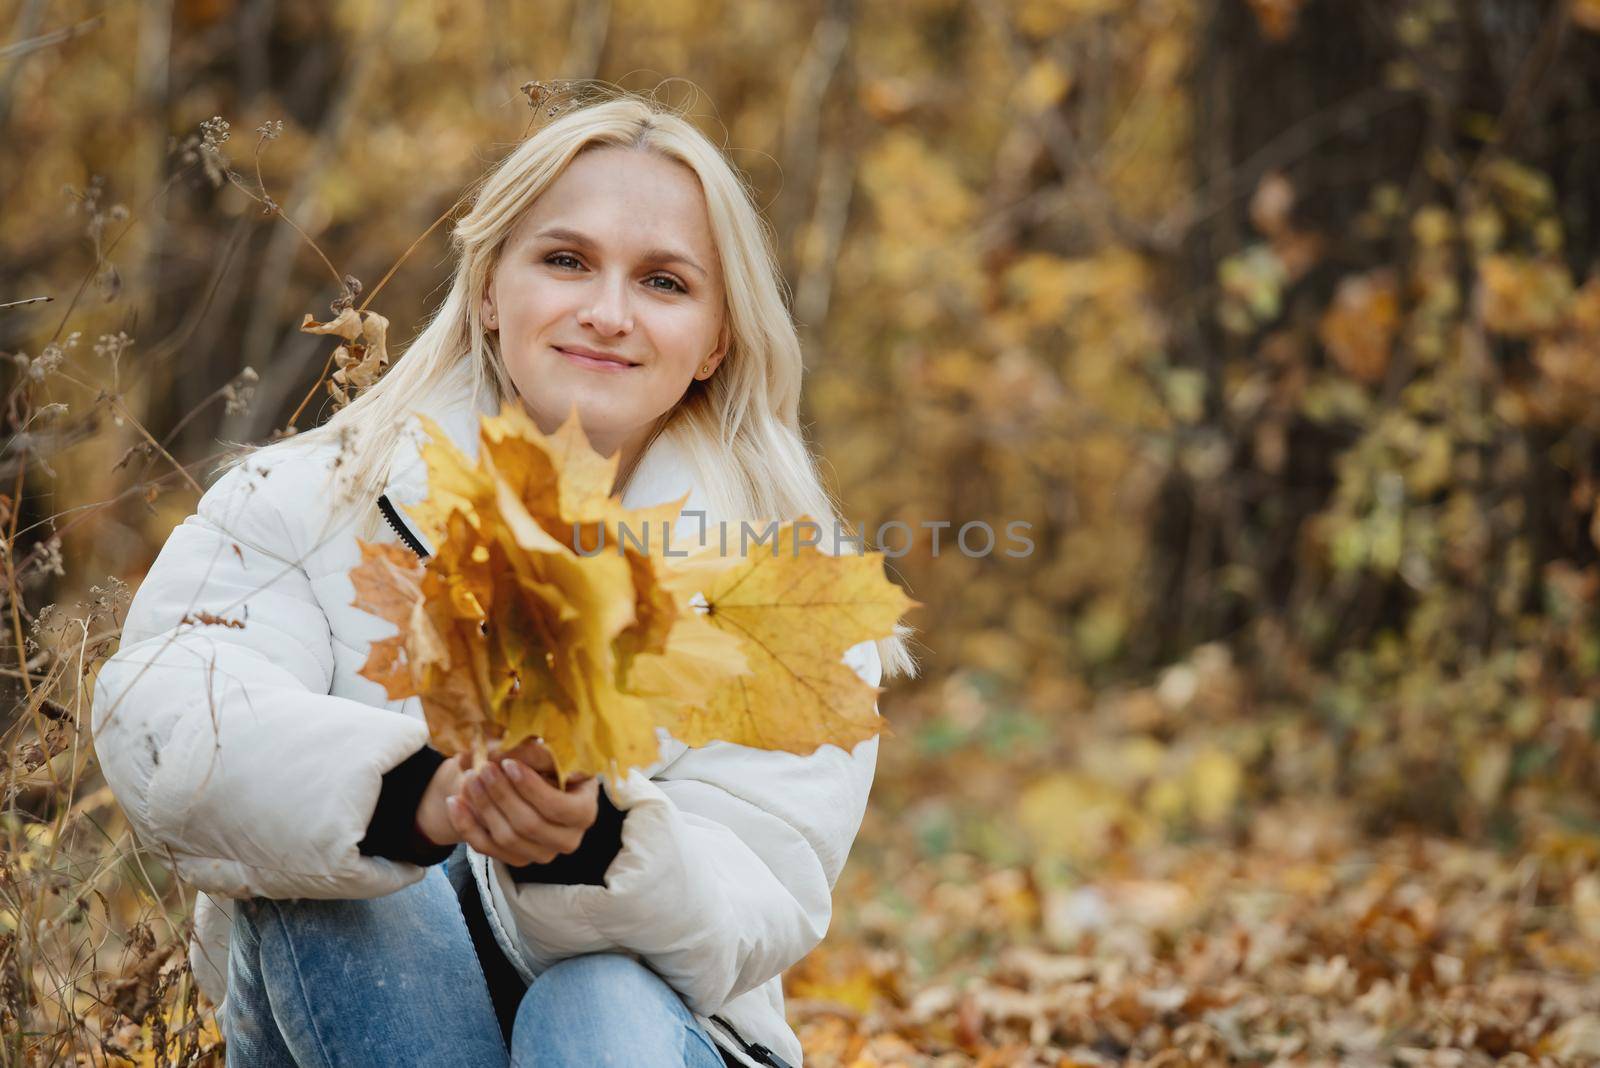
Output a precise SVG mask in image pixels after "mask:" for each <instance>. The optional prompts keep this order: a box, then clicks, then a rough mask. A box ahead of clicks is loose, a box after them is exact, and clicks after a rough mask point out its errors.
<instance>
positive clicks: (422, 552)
mask: <svg viewBox="0 0 1600 1068" xmlns="http://www.w3.org/2000/svg"><path fill="white" fill-rule="evenodd" d="M378 510H379V511H381V512H382V513H383V518H384V519H386V520H388V522H389V526H391V527H393V528H394V532H395V533H396V534H398V535H400V540H401V541H402V542H404V543H405V544H406V547H407V548H409V549H410V550H411V551H412V552H414V553H416V554H417V555H418V556H419V557H421V558H422V559H424V560H426V559H427V558H428V551H427V550H426V549H424V548H423V547H422V542H421V541H419V540H418V539H417V536H416V535H415V534H413V533H411V528H409V527H407V526H406V525H405V521H404V520H402V519H401V518H400V513H399V511H398V510H397V509H396V508H395V506H394V502H392V501H390V500H389V495H388V494H387V493H384V494H380V495H379V496H378ZM709 1019H710V1020H712V1021H713V1022H714V1023H716V1024H717V1026H719V1027H721V1028H722V1029H723V1030H724V1031H726V1032H728V1034H729V1036H731V1037H732V1038H733V1040H734V1041H735V1042H737V1043H739V1046H740V1047H741V1048H742V1049H743V1050H744V1054H745V1056H747V1057H749V1058H750V1059H751V1060H753V1061H755V1062H756V1063H757V1064H764V1065H767V1066H768V1068H794V1066H793V1065H791V1064H790V1063H789V1062H788V1061H786V1060H784V1059H783V1058H782V1057H780V1056H778V1055H777V1054H776V1053H774V1052H772V1051H771V1050H770V1049H768V1048H767V1047H765V1046H763V1045H762V1044H761V1043H759V1042H747V1041H745V1037H744V1036H743V1035H741V1034H740V1033H739V1032H738V1031H737V1030H736V1029H735V1028H734V1026H733V1025H732V1024H731V1023H729V1022H728V1021H727V1020H725V1019H723V1018H722V1017H721V1016H712V1017H709Z"/></svg>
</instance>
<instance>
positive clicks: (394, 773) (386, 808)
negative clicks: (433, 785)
mask: <svg viewBox="0 0 1600 1068" xmlns="http://www.w3.org/2000/svg"><path fill="white" fill-rule="evenodd" d="M444 761H445V758H444V754H442V753H440V752H439V751H438V750H437V749H434V748H432V747H431V746H426V745H425V746H423V747H422V748H421V749H418V750H417V751H416V752H415V753H412V754H411V755H410V756H408V757H406V758H405V759H404V760H402V761H401V762H400V763H398V764H396V765H395V766H394V767H392V768H390V769H389V770H388V771H386V772H384V773H383V786H382V788H381V789H379V791H378V804H377V806H376V807H375V808H374V809H373V810H372V820H371V821H370V822H369V823H368V824H367V835H366V837H365V838H363V839H361V841H360V842H358V843H356V848H357V849H359V850H360V851H361V852H362V853H363V854H364V855H366V856H369V857H385V858H387V859H389V860H398V861H402V862H404V863H406V864H417V865H421V866H422V867H427V866H428V865H431V864H438V863H440V862H441V861H443V860H444V859H445V858H446V857H448V856H449V855H450V854H451V853H452V852H454V850H455V846H451V845H434V844H432V843H431V842H429V841H428V840H427V839H425V838H423V837H422V835H421V834H419V833H417V806H418V805H420V804H422V795H423V794H424V793H426V792H427V789H428V784H429V783H430V782H432V781H433V775H434V772H436V771H438V770H439V765H440V764H443V763H444Z"/></svg>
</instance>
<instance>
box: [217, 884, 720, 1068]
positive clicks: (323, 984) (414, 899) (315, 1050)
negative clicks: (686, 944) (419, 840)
mask: <svg viewBox="0 0 1600 1068" xmlns="http://www.w3.org/2000/svg"><path fill="white" fill-rule="evenodd" d="M468 877H469V878H470V875H469V876H468ZM220 1024H221V1027H222V1029H223V1033H224V1035H225V1036H226V1038H227V1040H228V1064H229V1066H230V1068H233V1066H249V1068H335V1066H338V1068H346V1066H356V1065H382V1066H390V1065H435V1064H437V1065H446V1064H448V1065H463V1066H468V1065H471V1066H477V1065H482V1066H495V1068H504V1066H506V1065H512V1066H515V1068H559V1066H564V1065H578V1064H582V1065H599V1064H603V1065H630V1066H635V1065H644V1064H649V1065H671V1066H674V1068H676V1066H680V1065H681V1066H682V1068H724V1062H723V1059H722V1056H721V1054H720V1053H719V1052H718V1051H717V1049H716V1047H715V1046H714V1045H713V1044H712V1042H711V1038H710V1037H709V1036H708V1035H707V1034H706V1033H705V1030H704V1029H703V1028H701V1027H700V1025H699V1024H698V1023H696V1021H695V1019H694V1016H693V1015H692V1014H691V1013H690V1012H689V1009H688V1007H687V1006H686V1005H684V1003H683V999H682V998H680V997H679V996H678V994H677V992H676V991H674V990H673V989H672V988H671V987H670V986H668V985H667V984H666V983H665V982H664V981H663V980H662V979H661V978H660V977H659V976H657V975H656V974H655V973H654V972H652V971H650V970H649V969H648V968H646V967H645V966H644V965H642V964H640V963H639V962H638V961H636V960H634V959H633V958H632V957H628V956H625V955H623V954H620V953H591V954H586V955H584V956H581V957H571V958H569V959H567V960H563V961H560V962H559V963H557V964H555V965H554V966H552V967H551V968H549V969H547V970H546V971H545V972H543V973H542V974H540V975H539V976H538V977H537V978H536V979H535V980H534V981H533V983H532V985H530V986H529V987H528V989H527V992H526V993H525V994H524V995H523V997H522V1003H521V1005H520V1007H519V1008H518V1009H517V1019H516V1026H515V1028H514V1029H513V1032H512V1041H511V1049H510V1050H509V1051H508V1050H507V1049H506V1044H505V1042H504V1040H503V1039H502V1038H501V1033H500V1025H499V1023H498V1021H497V1020H496V1018H495V1013H494V1008H493V1005H492V1003H491V1002H490V1000H489V988H488V986H487V985H486V983H485V981H484V978H483V971H482V969H481V968H480V966H479V964H478V957H477V954H476V952H475V951H474V949H473V946H472V939H471V936H469V935H468V933H467V925H466V921H465V920H464V919H463V918H462V915H461V908H460V905H459V903H458V902H457V900H456V895H455V890H454V888H453V887H452V885H451V883H450V880H449V879H448V878H447V877H446V875H445V871H444V866H443V865H436V866H434V867H433V868H430V869H429V870H428V874H427V876H426V877H425V878H424V879H423V880H422V881H421V882H420V883H416V884H414V885H412V886H409V887H407V888H406V889H404V890H401V891H399V892H397V893H393V894H389V895H387V896H385V897H378V898H370V899H365V900H351V901H316V900H307V899H299V898H295V899H286V900H272V899H267V898H251V899H248V900H242V901H236V902H235V903H234V919H233V933H232V939H231V943H230V947H229V954H228V996H227V999H226V1004H225V1005H224V1013H223V1019H222V1020H221V1021H220Z"/></svg>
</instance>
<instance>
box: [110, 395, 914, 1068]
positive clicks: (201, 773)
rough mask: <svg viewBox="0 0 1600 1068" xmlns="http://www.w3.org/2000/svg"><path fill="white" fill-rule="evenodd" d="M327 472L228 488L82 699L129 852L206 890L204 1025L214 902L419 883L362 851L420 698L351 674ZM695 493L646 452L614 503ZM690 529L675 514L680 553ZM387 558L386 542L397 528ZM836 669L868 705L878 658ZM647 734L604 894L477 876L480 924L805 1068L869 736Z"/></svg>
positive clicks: (227, 915)
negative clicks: (675, 997)
mask: <svg viewBox="0 0 1600 1068" xmlns="http://www.w3.org/2000/svg"><path fill="white" fill-rule="evenodd" d="M493 409H494V405H493V403H492V402H491V401H489V400H488V399H487V398H486V397H485V396H483V395H481V394H480V395H478V396H476V397H474V396H473V395H471V394H470V393H469V392H468V390H466V389H465V388H461V389H458V390H456V391H453V392H452V391H443V392H442V393H441V395H439V396H436V397H434V398H433V399H432V400H431V402H430V403H429V404H427V405H425V406H424V407H423V408H422V410H423V411H425V412H427V414H429V415H430V416H432V417H433V418H434V419H435V420H436V421H438V422H439V424H440V425H441V426H442V427H444V428H445V430H446V431H447V432H448V433H449V434H450V435H451V437H452V438H453V439H454V440H455V442H456V444H457V445H458V446H459V447H460V448H462V449H463V451H465V452H467V453H468V454H469V455H476V453H477V440H478V438H477V420H478V415H479V414H480V413H484V412H490V411H492V410H493ZM410 430H411V434H410V435H408V436H407V438H406V444H404V445H403V446H402V449H403V452H402V454H401V457H400V460H399V461H398V462H397V463H396V464H395V466H394V469H393V476H392V477H391V478H390V480H389V483H388V485H387V487H386V489H385V492H386V493H387V494H388V496H389V498H390V499H391V500H392V501H394V502H396V503H412V502H415V501H418V500H421V499H422V497H423V496H425V494H426V491H427V472H426V467H425V465H424V464H423V462H422V460H421V458H420V455H419V453H418V451H417V448H416V442H417V440H418V439H419V435H420V432H419V431H418V430H417V429H416V426H415V423H414V422H413V424H412V426H411V427H410ZM334 455H335V453H334V450H333V449H332V448H331V447H309V446H306V445H304V444H303V443H297V442H295V441H294V439H292V438H291V439H288V440H286V441H282V442H278V443H276V444H274V445H272V446H269V447H268V448H266V449H263V450H261V451H259V452H257V453H255V454H254V455H253V456H251V457H250V458H249V459H247V460H246V461H245V462H244V463H243V464H241V465H240V466H238V467H235V468H234V469H232V470H230V471H229V472H228V473H227V474H225V475H224V476H223V477H222V478H221V479H219V480H218V481H217V482H216V484H215V485H213V486H212V487H211V488H210V490H209V491H207V492H206V493H205V495H204V496H203V497H202V498H201V500H200V503H199V505H198V508H197V511H196V514H195V515H192V516H190V517H189V518H188V519H186V520H185V521H184V522H183V523H181V524H180V525H179V526H178V527H177V528H176V529H174V530H173V532H172V535H171V537H170V538H168V540H167V543H166V545H165V546H164V547H163V549H162V550H161V553H160V555H159V556H158V557H157V559H156V561H155V563H154V565H152V567H151V569H150V572H149V574H148V575H146V576H145V578H144V581H143V583H142V584H141V585H140V587H139V589H138V592H137V594H136V595H135V596H134V598H133V601H132V603H131V605H130V606H129V608H128V614H127V619H126V621H125V623H124V625H123V630H122V644H121V647H120V649H119V650H118V652H117V653H116V654H115V655H114V656H112V657H111V658H110V659H109V660H108V661H107V662H106V663H105V664H104V665H102V667H101V668H100V672H99V677H98V680H97V684H96V686H95V695H94V729H95V750H96V752H97V754H98V756H99V759H100V763H101V766H102V768H103V769H104V771H105V776H106V779H107V781H108V782H109V783H110V784H111V787H112V789H113V790H114V791H115V793H116V796H117V799H118V800H119V801H120V802H121V803H122V806H123V808H124V809H125V810H126V812H127V814H128V818H129V820H130V822H131V823H132V824H133V827H134V829H135V831H136V832H137V833H138V835H139V837H140V839H141V840H142V842H143V843H144V844H145V845H147V846H148V847H149V848H151V849H152V850H154V851H156V852H157V853H159V854H161V855H163V856H165V857H166V858H167V859H168V860H169V862H170V863H171V864H172V865H173V866H174V867H175V868H176V869H177V871H178V872H179V873H180V874H181V876H182V877H183V878H184V879H186V880H187V881H188V882H190V883H192V884H193V885H194V886H195V887H196V888H197V889H198V890H199V891H201V893H200V894H199V895H198V897H197V899H196V910H195V937H194V939H193V940H192V942H191V947H190V959H191V961H192V963H193V966H194V972H195V977H196V979H197V981H198V982H199V984H200V986H201V989H202V990H204V991H205V992H206V994H207V995H208V996H209V997H210V998H211V999H212V1001H213V1002H215V1003H217V1004H219V1005H220V1004H221V1002H222V998H223V996H224V994H225V992H226V983H227V959H228V950H227V946H228V937H229V931H230V927H231V915H232V908H231V905H230V903H229V902H228V900H227V899H229V898H239V897H250V896H260V897H271V898H287V897H307V898H367V897H376V896H379V895H382V894H387V893H391V892H393V891H395V890H399V889H401V888H402V887H404V886H407V885H409V884H411V883H414V882H416V881H418V880H419V879H421V878H422V876H423V873H424V869H423V868H420V867H417V866H415V865H412V864H406V863H402V862H398V861H392V860H387V859H383V858H379V857H373V856H365V855H363V854H361V853H360V852H359V851H358V849H357V842H359V841H360V840H361V839H362V837H363V836H364V835H365V833H366V830H367V825H368V822H369V820H370V819H371V817H372V813H373V808H374V806H375V804H376V802H377V799H378V791H379V787H380V785H381V779H382V776H383V774H384V772H386V771H388V770H389V769H391V768H393V767H394V766H395V765H396V764H399V763H400V762H401V761H402V760H403V759H405V758H406V757H407V756H409V755H410V754H412V753H413V752H415V751H416V750H417V749H419V748H420V747H421V746H423V745H424V744H425V743H426V742H427V739H428V732H427V728H426V726H425V725H424V722H423V718H422V710H421V704H420V701H419V700H418V699H417V698H409V699H406V700H403V701H390V700H388V699H387V698H386V697H385V695H384V691H383V688H382V687H380V686H379V685H377V684H376V683H373V682H370V681H368V680H367V679H364V678H362V677H361V676H360V675H358V674H357V671H358V670H359V669H360V667H361V666H362V664H363V663H365V661H366V657H367V648H368V645H369V643H370V642H371V641H372V640H373V639H374V638H381V637H385V636H386V635H387V634H389V633H392V627H391V625H390V624H387V623H385V622H383V621H382V620H380V619H378V618H376V617H374V616H371V615H368V614H367V613H365V612H362V611H360V610H358V609H356V608H354V607H352V606H351V601H352V600H353V599H354V590H353V588H352V586H351V583H350V579H349V577H348V576H349V572H350V569H351V568H352V567H354V566H355V565H356V564H357V563H358V562H359V554H358V550H357V546H356V537H357V533H356V526H355V520H354V519H351V520H348V521H345V522H343V523H341V524H340V525H338V526H336V527H335V526H333V525H332V524H331V523H329V522H328V520H327V517H328V514H329V511H328V503H327V502H328V501H329V499H330V497H329V494H330V493H332V492H335V488H336V486H337V485H338V475H337V468H338V467H339V465H338V464H335V463H334V462H333V459H334ZM685 491H688V492H690V494H691V496H690V499H689V502H688V505H687V506H686V507H687V508H688V509H696V508H704V507H705V501H704V495H703V491H702V489H701V487H700V486H699V485H698V483H697V480H696V479H695V476H694V474H693V472H692V471H690V470H689V469H688V465H687V463H686V462H685V459H684V457H683V456H682V455H681V454H680V452H679V450H677V449H676V448H675V447H674V446H672V445H671V444H670V443H668V442H667V441H666V439H665V438H658V439H657V441H656V442H655V444H654V445H652V446H651V448H650V450H649V452H648V453H647V454H646V456H645V457H644V458H643V459H642V460H641V462H640V465H639V467H638V469H637V470H636V471H635V473H634V476H633V478H632V479H631V480H630V483H629V485H628V488H627V490H626V492H625V494H624V501H625V502H626V503H627V504H628V505H629V506H632V507H644V506H647V505H651V504H657V503H661V502H663V501H668V500H675V499H677V498H678V497H680V496H682V494H683V493H684V492H685ZM375 506H376V505H375V503H374V507H375ZM715 519H716V517H715V516H712V517H711V521H712V522H715ZM698 527H699V520H698V519H695V518H693V517H689V516H685V517H684V519H683V520H682V521H681V523H680V526H679V531H678V533H679V534H680V535H683V538H682V540H678V541H677V542H676V543H677V544H679V545H682V544H687V543H689V542H691V541H692V539H693V537H694V534H695V532H696V531H697V530H698ZM380 537H381V538H383V539H386V540H394V537H393V535H392V534H391V532H389V531H388V530H387V529H386V528H385V529H384V531H383V534H382V535H380ZM424 544H425V545H426V542H424ZM427 547H428V548H429V549H430V550H431V549H432V546H427ZM201 613H210V615H209V616H207V617H206V618H205V619H204V620H202V619H201ZM219 619H220V620H222V621H227V622H221V621H218V620H219ZM230 624H232V625H230ZM845 661H846V662H847V663H849V664H850V665H851V666H852V667H853V668H854V669H855V670H856V671H857V673H858V674H860V675H861V677H862V678H863V679H865V680H866V682H867V683H868V684H869V685H872V686H877V685H878V683H879V681H880V678H881V673H882V669H881V664H880V661H879V659H878V653H877V647H876V645H875V644H874V643H872V642H863V643H861V644H859V645H857V646H854V647H852V648H851V649H850V650H849V652H848V653H847V654H846V656H845ZM662 739H663V744H662V749H661V753H660V758H659V759H658V760H657V761H656V763H654V764H652V765H650V766H649V767H648V768H645V769H642V770H637V769H636V770H635V771H633V772H632V773H631V774H629V775H628V776H627V778H625V779H623V780H621V781H612V780H610V779H609V778H607V779H605V780H604V786H605V789H606V790H607V791H608V793H609V794H610V796H611V799H612V801H613V802H614V803H615V805H616V806H617V807H618V808H619V809H624V810H627V813H628V815H627V818H626V820H625V821H624V823H623V834H622V848H621V851H620V852H619V853H618V854H617V856H616V858H615V859H614V860H613V861H612V862H611V865H610V867H609V868H608V869H607V873H606V880H605V885H604V886H596V885H552V884H543V883H516V882H513V881H512V879H511V876H510V873H509V871H508V870H507V868H506V865H504V864H503V863H501V862H499V861H495V860H491V859H490V858H488V857H485V856H482V855H481V854H477V853H475V852H474V853H473V854H472V855H471V861H472V863H471V869H472V871H473V873H474V876H475V878H476V879H477V883H478V891H479V895H480V897H481V899H482V901H483V904H484V912H485V915H486V916H487V918H488V921H489V926H490V927H491V928H492V929H493V931H494V934H495V937H496V939H497V941H498V942H499V944H500V948H501V950H502V951H503V952H504V953H505V955H506V957H507V958H508V959H509V960H510V961H511V963H512V964H513V966H514V967H515V968H516V969H517V971H518V972H519V973H520V974H521V975H522V977H523V978H524V979H525V980H528V981H531V980H532V979H533V978H534V977H536V976H537V975H539V973H540V972H542V971H543V970H544V969H546V968H548V967H549V966H551V965H552V964H554V963H555V962H556V961H559V960H562V959H564V958H566V957H571V956H576V955H578V954H582V953H590V952H598V951H607V950H616V951H623V952H629V953H631V954H634V955H636V956H637V957H638V958H639V959H641V960H642V961H644V962H645V963H647V964H648V965H649V966H650V967H651V968H652V969H653V970H654V971H655V972H656V973H658V974H659V975H660V976H661V977H662V978H663V979H665V980H666V981H667V982H668V983H669V984H670V985H671V986H672V987H673V988H674V989H675V990H677V991H678V992H679V993H680V994H681V995H682V997H683V999H684V1002H685V1003H686V1004H687V1005H688V1007H689V1008H690V1010H691V1011H692V1012H693V1013H694V1014H695V1017H696V1019H697V1020H698V1021H699V1022H700V1023H701V1025H702V1026H704V1027H706V1029H707V1032H708V1033H709V1034H711V1035H712V1037H713V1038H714V1039H715V1040H716V1041H717V1044H718V1045H719V1046H721V1047H723V1048H725V1049H728V1050H730V1051H731V1052H733V1053H734V1055H735V1056H736V1057H737V1058H738V1059H739V1060H740V1061H741V1063H745V1064H751V1065H754V1064H757V1063H758V1062H756V1061H755V1060H752V1059H750V1057H749V1056H748V1055H747V1053H746V1052H745V1049H744V1046H743V1043H742V1042H741V1041H739V1039H740V1038H742V1039H743V1040H744V1041H745V1042H751V1043H760V1044H762V1045H764V1046H766V1047H768V1048H769V1049H771V1050H772V1051H774V1052H775V1053H777V1054H778V1055H779V1056H781V1057H782V1058H783V1059H784V1060H786V1061H787V1062H789V1063H790V1064H793V1065H799V1064H800V1063H801V1050H800V1043H799V1040H798V1039H797V1038H796V1037H795V1034H794V1031H793V1030H792V1029H791V1028H790V1027H789V1025H788V1023H787V1021H786V1019H785V1016H784V1007H783V987H782V982H781V978H780V976H781V973H782V972H783V971H784V969H786V968H788V967H789V966H791V965H793V964H794V963H795V962H797V961H799V960H800V959H801V958H802V957H804V956H805V955H806V953H807V952H809V951H810V950H811V948H812V947H814V946H815V945H816V944H817V943H818V942H819V941H821V939H822V937H823V934H824V933H825V932H826V931H827V928H828V921H829V917H830V915H831V913H832V889H833V886H834V883H835V881H836V880H837V879H838V877H839V872H840V870H841V869H842V868H843V866H844V862H845V856H846V854H847V853H848V852H849V849H850V845H851V842H852V841H853V840H854V838H855V835H856V832H857V830H858V829H859V827H860V823H861V818H862V815H863V813H864V811H865V807H866V801H867V792H868V789H869V788H870V786H871V782H872V776H873V772H874V768H875V766H876V762H877V752H878V745H877V739H876V738H874V739H871V740H869V741H866V742H863V743H861V744H860V745H858V746H856V748H855V749H854V751H853V752H845V751H844V750H842V749H840V748H838V747H837V746H832V745H828V746H823V747H822V748H821V749H819V750H817V751H816V752H815V753H813V754H811V755H809V756H796V755H793V754H789V753H778V752H767V751H763V750H757V749H751V748H747V747H745V746H739V745H732V744H728V743H724V742H713V743H711V744H709V745H706V746H703V747H700V748H695V749H690V748H688V747H687V746H685V745H683V744H682V743H680V742H678V741H676V740H675V739H672V738H670V737H668V736H667V735H666V734H665V732H663V733H662ZM713 1016H716V1017H717V1018H718V1019H717V1020H716V1021H713V1020H712V1019H711V1017H713ZM724 1022H725V1023H726V1024H728V1025H731V1027H732V1029H733V1031H734V1032H735V1034H733V1035H730V1034H729V1029H728V1028H727V1027H725V1026H723V1024H724Z"/></svg>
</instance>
